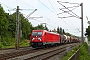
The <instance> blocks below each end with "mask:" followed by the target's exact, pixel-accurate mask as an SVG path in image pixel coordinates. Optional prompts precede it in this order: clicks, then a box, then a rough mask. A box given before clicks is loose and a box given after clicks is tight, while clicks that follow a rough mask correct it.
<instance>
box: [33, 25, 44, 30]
mask: <svg viewBox="0 0 90 60" xmlns="http://www.w3.org/2000/svg"><path fill="white" fill-rule="evenodd" d="M34 30H44V27H43V25H38V26H36V27H34Z"/></svg>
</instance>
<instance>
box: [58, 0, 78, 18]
mask: <svg viewBox="0 0 90 60" xmlns="http://www.w3.org/2000/svg"><path fill="white" fill-rule="evenodd" d="M57 2H58V3H59V1H57ZM59 4H60V5H62V6H63V7H65V8H66V9H67V10H68V11H69V12H72V11H71V10H70V9H68V8H67V7H66V6H64V5H63V4H62V3H59ZM72 13H73V14H74V15H75V16H76V17H78V18H79V19H80V17H79V16H78V15H77V14H75V13H74V12H72Z"/></svg>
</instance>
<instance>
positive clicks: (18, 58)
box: [0, 44, 77, 60]
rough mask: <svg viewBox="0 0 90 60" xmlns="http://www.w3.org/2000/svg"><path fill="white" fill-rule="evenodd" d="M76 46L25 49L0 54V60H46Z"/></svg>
mask: <svg viewBox="0 0 90 60" xmlns="http://www.w3.org/2000/svg"><path fill="white" fill-rule="evenodd" d="M75 45H77V44H73V45H72V44H67V45H62V46H57V47H52V48H45V49H38V50H37V49H33V48H30V49H29V48H25V49H23V50H21V51H18V52H11V53H5V54H0V60H12V59H13V60H35V59H36V60H37V59H38V60H40V59H41V60H47V59H49V58H51V57H52V56H55V55H57V54H59V53H63V52H66V51H67V48H66V47H68V46H69V47H70V48H74V46H75Z"/></svg>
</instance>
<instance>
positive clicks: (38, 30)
mask: <svg viewBox="0 0 90 60" xmlns="http://www.w3.org/2000/svg"><path fill="white" fill-rule="evenodd" d="M33 31H44V32H47V33H51V34H56V35H59V34H58V33H55V32H49V31H47V30H33Z"/></svg>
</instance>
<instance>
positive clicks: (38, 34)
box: [32, 32, 42, 36]
mask: <svg viewBox="0 0 90 60" xmlns="http://www.w3.org/2000/svg"><path fill="white" fill-rule="evenodd" d="M32 36H42V32H33V33H32Z"/></svg>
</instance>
